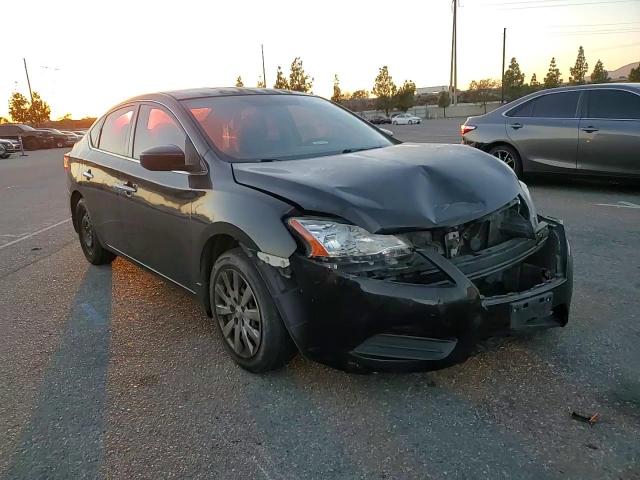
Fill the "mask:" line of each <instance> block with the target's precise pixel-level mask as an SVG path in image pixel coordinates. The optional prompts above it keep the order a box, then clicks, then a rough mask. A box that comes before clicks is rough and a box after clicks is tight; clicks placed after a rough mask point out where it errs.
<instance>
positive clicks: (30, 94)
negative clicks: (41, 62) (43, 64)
mask: <svg viewBox="0 0 640 480" xmlns="http://www.w3.org/2000/svg"><path fill="white" fill-rule="evenodd" d="M22 62H23V63H24V73H26V74H27V85H29V97H31V103H33V93H32V92H31V81H30V80H29V70H27V59H26V58H24V57H23V58H22Z"/></svg>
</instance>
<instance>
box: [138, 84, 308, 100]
mask: <svg viewBox="0 0 640 480" xmlns="http://www.w3.org/2000/svg"><path fill="white" fill-rule="evenodd" d="M238 95H308V94H306V93H303V92H292V91H289V90H276V89H275V88H245V87H215V88H214V87H202V88H188V89H184V90H168V91H164V92H157V93H148V94H145V95H138V96H136V97H133V98H130V99H128V100H127V101H128V102H133V101H142V100H160V99H161V98H162V97H167V96H169V97H172V98H174V99H175V100H189V99H193V98H206V97H229V96H238Z"/></svg>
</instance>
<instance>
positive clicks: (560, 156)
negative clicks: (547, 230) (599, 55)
mask: <svg viewBox="0 0 640 480" xmlns="http://www.w3.org/2000/svg"><path fill="white" fill-rule="evenodd" d="M460 128H461V134H462V141H463V143H465V144H466V145H471V146H474V147H477V148H479V149H481V150H484V151H485V152H488V153H490V154H491V155H494V156H496V157H498V158H500V159H501V160H503V161H504V162H505V163H507V165H509V166H510V167H511V168H512V169H513V170H514V171H515V172H516V173H517V174H518V176H520V177H522V175H523V174H527V173H551V174H558V173H559V174H571V175H591V176H593V175H597V176H613V177H625V178H629V177H640V161H638V158H639V157H638V155H639V154H638V152H640V87H639V86H638V84H633V83H609V84H602V85H579V86H570V87H561V88H554V89H549V90H543V91H541V92H536V93H532V94H530V95H527V96H526V97H523V98H521V99H519V100H516V101H514V102H511V103H509V104H507V105H504V106H502V107H500V108H498V109H497V110H494V111H493V112H491V113H487V114H486V115H482V116H479V117H469V118H468V119H467V121H466V122H465V123H464V124H463V125H462V126H461V127H460Z"/></svg>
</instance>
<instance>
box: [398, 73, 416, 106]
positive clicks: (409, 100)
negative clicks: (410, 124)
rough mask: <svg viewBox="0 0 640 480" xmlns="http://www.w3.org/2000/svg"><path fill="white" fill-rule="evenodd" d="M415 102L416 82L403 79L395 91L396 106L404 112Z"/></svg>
mask: <svg viewBox="0 0 640 480" xmlns="http://www.w3.org/2000/svg"><path fill="white" fill-rule="evenodd" d="M415 104H416V84H415V83H413V81H412V80H405V81H404V84H403V85H402V86H401V87H400V88H399V89H398V92H397V93H396V107H398V109H400V110H402V111H403V112H406V111H407V110H409V109H410V108H411V107H413V106H414V105H415Z"/></svg>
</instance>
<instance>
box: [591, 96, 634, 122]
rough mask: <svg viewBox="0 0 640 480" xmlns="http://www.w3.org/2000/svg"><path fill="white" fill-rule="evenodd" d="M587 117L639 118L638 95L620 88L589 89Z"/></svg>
mask: <svg viewBox="0 0 640 480" xmlns="http://www.w3.org/2000/svg"><path fill="white" fill-rule="evenodd" d="M587 117H588V118H619V119H640V95H635V94H633V93H631V92H624V91H622V90H591V91H589V107H588V112H587Z"/></svg>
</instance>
